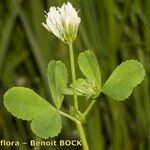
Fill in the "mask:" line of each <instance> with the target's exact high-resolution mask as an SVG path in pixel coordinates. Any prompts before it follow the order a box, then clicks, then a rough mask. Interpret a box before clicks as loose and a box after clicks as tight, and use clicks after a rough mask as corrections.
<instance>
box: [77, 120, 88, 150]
mask: <svg viewBox="0 0 150 150" xmlns="http://www.w3.org/2000/svg"><path fill="white" fill-rule="evenodd" d="M76 126H77V130H78V132H79V135H80V138H81V141H82V147H83V149H84V150H89V147H88V143H87V140H86V137H85V134H84V129H83V126H82V124H81V122H79V123H76Z"/></svg>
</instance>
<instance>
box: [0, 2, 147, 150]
mask: <svg viewBox="0 0 150 150" xmlns="http://www.w3.org/2000/svg"><path fill="white" fill-rule="evenodd" d="M63 2H65V1H64V0H1V1H0V100H1V102H0V108H1V109H0V139H5V140H19V141H28V140H29V139H37V140H42V139H39V138H38V137H36V136H35V135H34V134H33V133H32V131H31V130H30V128H29V124H28V123H27V122H25V121H21V120H18V119H16V118H14V117H12V116H11V115H10V114H9V113H8V112H7V111H6V110H5V108H4V106H3V94H4V92H5V91H6V90H7V89H8V88H10V87H12V86H25V87H30V88H32V89H34V90H35V91H36V92H37V93H39V94H40V95H41V96H43V97H44V98H46V99H47V100H49V101H51V95H50V94H49V89H48V82H47V78H46V69H47V64H48V62H49V60H52V59H61V60H62V61H63V62H64V63H66V65H67V67H68V69H69V59H68V50H67V47H66V45H64V44H63V43H62V42H61V41H59V40H58V39H56V38H55V37H54V36H53V35H52V34H50V33H48V32H47V31H46V30H45V29H44V28H43V27H42V25H41V22H42V21H45V18H44V10H46V11H48V9H49V7H50V6H51V5H57V6H60V5H61V4H62V3H63ZM70 2H72V3H73V5H74V6H75V7H76V8H78V9H79V10H80V11H79V15H80V16H81V18H82V22H81V26H80V30H79V34H78V35H79V36H78V39H77V40H76V42H75V50H76V56H77V55H78V54H77V53H79V52H81V51H83V50H85V49H92V50H93V51H94V53H95V54H96V55H97V58H98V61H99V64H100V66H101V72H102V78H103V80H106V79H107V77H108V76H109V75H110V73H111V72H112V70H113V69H114V68H115V67H116V66H117V65H118V64H120V63H121V62H122V61H123V60H127V59H130V58H134V59H137V60H139V61H141V62H142V63H143V65H144V67H145V69H146V78H145V80H144V82H143V83H142V85H140V86H138V88H137V89H135V90H134V93H133V94H132V96H130V98H129V99H128V100H127V101H125V102H123V103H120V102H117V101H113V100H112V99H111V98H109V97H105V96H104V95H102V96H101V97H99V98H98V101H97V104H96V105H95V108H94V111H93V112H92V113H91V114H90V115H89V122H87V123H86V124H85V130H86V134H87V137H88V142H89V145H90V147H91V150H106V149H107V150H150V93H149V91H150V78H149V77H150V1H149V0H70ZM76 66H77V64H76ZM79 75H80V73H79V71H78V76H79ZM70 98H71V97H66V98H65V100H64V102H63V109H64V110H68V108H69V103H71V102H72V100H71V99H70ZM51 103H52V101H51ZM87 103H88V102H85V101H84V100H82V99H81V104H80V105H81V108H82V109H84V108H85V106H86V105H87ZM39 111H42V110H39ZM63 119H64V120H63V131H62V132H61V134H60V135H59V137H57V139H65V138H66V139H74V138H78V134H77V131H76V130H75V126H74V125H73V124H72V123H71V122H70V121H68V120H66V119H65V118H63ZM3 149H4V150H5V149H6V150H7V149H18V150H27V149H36V150H41V149H45V150H55V149H58V147H29V146H27V145H20V147H17V148H16V147H15V148H13V147H3ZM59 149H66V147H61V148H59ZM67 149H75V148H73V147H67Z"/></svg>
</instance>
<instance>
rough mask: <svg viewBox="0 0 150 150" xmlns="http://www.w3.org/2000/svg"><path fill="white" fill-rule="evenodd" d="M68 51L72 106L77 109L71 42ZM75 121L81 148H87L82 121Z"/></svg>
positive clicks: (87, 149) (85, 149)
mask: <svg viewBox="0 0 150 150" xmlns="http://www.w3.org/2000/svg"><path fill="white" fill-rule="evenodd" d="M69 53H70V65H71V74H72V83H73V95H74V106H75V108H76V109H77V110H78V98H77V94H76V89H75V81H76V72H75V63H74V51H73V45H72V43H70V44H69ZM75 123H76V127H77V130H78V133H79V136H80V138H81V141H82V146H83V149H84V150H89V147H88V143H87V140H86V136H85V133H84V129H83V126H82V123H81V122H80V121H79V122H75Z"/></svg>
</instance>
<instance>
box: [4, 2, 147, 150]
mask: <svg viewBox="0 0 150 150" xmlns="http://www.w3.org/2000/svg"><path fill="white" fill-rule="evenodd" d="M80 21H81V20H80V17H79V16H78V12H77V11H76V10H75V9H74V8H73V7H72V5H71V3H69V2H68V3H67V4H63V5H62V6H61V7H60V8H59V7H57V8H56V7H51V8H50V10H49V12H48V13H46V23H42V24H43V26H44V27H45V28H46V29H47V30H48V31H49V32H52V33H53V34H54V35H55V36H57V37H58V38H59V39H61V40H62V41H63V42H64V43H66V44H67V45H68V46H69V54H70V65H71V67H70V69H71V75H72V84H71V85H68V73H67V68H66V66H65V64H64V63H63V62H62V61H59V60H58V61H56V60H52V61H50V62H49V64H48V69H47V78H48V83H49V88H50V93H51V96H52V98H53V102H54V106H53V105H51V104H50V103H48V102H47V101H46V100H45V99H44V98H42V97H41V96H39V95H38V94H37V93H35V92H34V91H33V90H32V89H29V88H25V87H13V88H11V89H9V90H8V91H7V92H6V93H5V95H4V105H5V107H6V109H7V110H8V111H9V112H10V113H11V114H12V115H13V116H15V117H17V118H20V119H22V120H27V121H31V129H32V131H33V132H34V133H35V134H36V135H37V136H39V137H41V138H45V139H47V138H49V137H51V138H52V137H55V136H57V135H58V134H59V133H60V132H61V129H62V122H61V116H65V117H67V118H68V119H70V120H72V121H73V122H74V123H75V124H76V127H77V130H78V133H79V136H80V138H81V141H82V146H83V149H84V150H89V146H88V143H87V140H86V136H85V133H84V129H83V124H84V122H85V121H86V119H87V115H88V113H89V112H90V110H91V109H92V108H93V105H94V103H95V101H96V98H97V97H98V96H99V95H100V94H101V93H104V94H106V95H107V96H110V97H112V98H113V99H114V100H117V101H123V100H125V99H127V98H128V97H129V96H130V95H131V93H132V91H133V88H134V87H136V86H137V85H138V84H140V83H141V82H142V81H143V79H144V76H145V71H144V68H143V65H142V64H141V63H140V62H139V61H137V60H134V59H130V60H126V61H124V62H122V63H121V64H120V65H119V66H117V68H116V69H115V70H114V71H113V72H112V74H111V75H110V77H109V78H108V79H107V81H106V82H105V83H104V84H102V83H103V82H102V79H101V70H100V67H99V64H98V61H97V59H96V56H95V55H94V53H93V52H92V51H91V50H85V51H83V52H81V53H80V54H79V56H78V65H79V68H80V70H81V72H82V74H83V76H84V78H79V79H76V71H75V62H74V50H73V42H74V40H75V39H76V36H77V31H78V27H79V24H80ZM65 95H72V96H73V98H72V99H71V100H73V101H74V105H73V106H70V114H67V113H65V112H62V111H61V110H60V109H61V106H62V103H63V100H64V96H65ZM78 96H82V97H85V99H87V100H89V101H90V104H89V106H88V107H87V108H86V110H85V111H84V112H81V111H80V110H79V106H78ZM97 100H98V99H97Z"/></svg>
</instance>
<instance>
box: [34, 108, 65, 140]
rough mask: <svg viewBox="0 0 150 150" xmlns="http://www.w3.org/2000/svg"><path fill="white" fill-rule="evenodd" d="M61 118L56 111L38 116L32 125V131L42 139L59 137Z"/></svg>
mask: <svg viewBox="0 0 150 150" xmlns="http://www.w3.org/2000/svg"><path fill="white" fill-rule="evenodd" d="M61 128H62V126H61V116H60V114H59V112H58V110H56V111H49V112H47V113H46V114H44V116H43V115H41V116H38V117H37V118H36V119H34V120H33V121H32V123H31V129H32V130H33V132H34V133H35V134H36V135H37V136H39V137H42V138H45V139H47V138H49V137H51V138H52V137H54V136H57V135H58V133H60V131H61Z"/></svg>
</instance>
